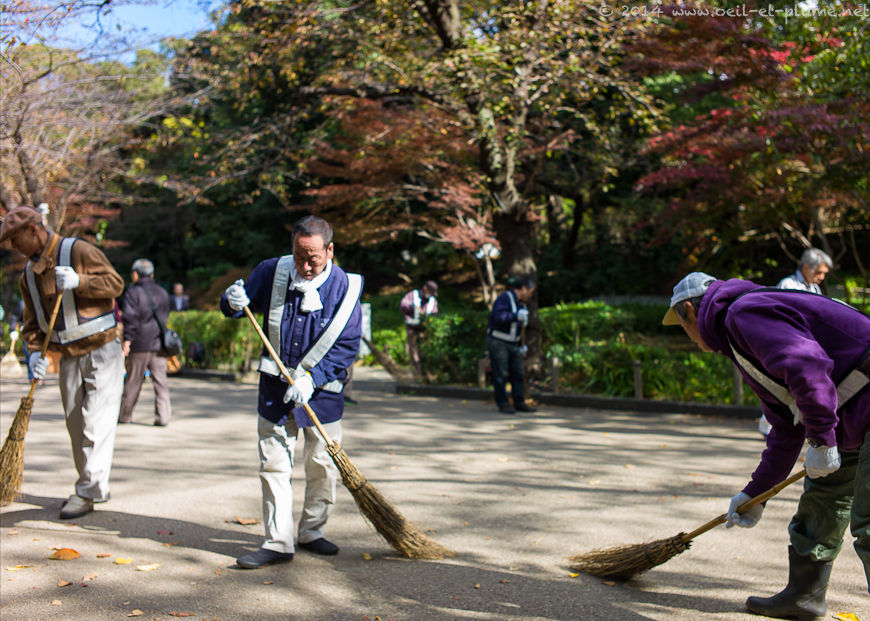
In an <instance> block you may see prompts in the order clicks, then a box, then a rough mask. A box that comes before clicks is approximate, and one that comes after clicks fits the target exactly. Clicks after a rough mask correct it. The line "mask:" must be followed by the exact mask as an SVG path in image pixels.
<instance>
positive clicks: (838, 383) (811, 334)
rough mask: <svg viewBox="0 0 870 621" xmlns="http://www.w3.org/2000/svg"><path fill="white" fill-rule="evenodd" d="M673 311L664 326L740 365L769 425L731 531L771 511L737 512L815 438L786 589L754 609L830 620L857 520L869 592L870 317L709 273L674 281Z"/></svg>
mask: <svg viewBox="0 0 870 621" xmlns="http://www.w3.org/2000/svg"><path fill="white" fill-rule="evenodd" d="M670 306H671V308H670V310H668V312H667V314H666V315H665V317H664V319H663V321H662V323H663V324H665V325H680V326H682V327H683V329H684V330H685V331H686V334H687V335H688V336H689V338H691V339H692V340H693V341H694V342H695V343H697V345H698V346H699V347H700V348H701V349H703V350H704V351H712V352H716V353H719V354H722V355H723V356H727V357H728V358H730V359H731V360H732V361H734V362H735V364H737V366H738V367H739V368H740V370H741V373H742V374H743V377H744V379H745V380H746V382H747V383H748V384H749V385H750V387H751V388H752V389H753V390H754V391H755V392H756V394H757V395H758V397H759V399H760V400H761V407H762V410H763V411H764V414H765V417H766V418H767V420H768V421H769V422H770V423H771V425H772V429H771V431H770V434H769V435H768V436H767V448H766V449H765V451H764V452H763V453H762V456H761V462H760V463H759V464H758V467H757V468H756V469H755V472H754V473H753V474H752V480H751V481H750V482H749V484H748V485H747V486H746V487H745V488H744V489H743V491H741V492H740V493H739V494H737V495H736V496H734V498H732V500H731V504H730V506H729V509H728V516H727V523H726V525H727V526H728V527H729V528H730V527H731V526H735V525H736V526H741V527H744V528H750V527H752V526H754V525H755V524H756V523H757V522H758V520H759V519H760V518H761V513H762V511H763V510H764V509H763V506H757V507H753V508H752V509H749V510H748V511H746V512H745V513H743V514H739V513H737V507H739V506H740V505H742V504H743V503H744V502H746V501H747V500H749V499H750V498H752V497H754V496H757V495H758V494H760V493H761V492H764V491H765V490H767V489H769V488H770V487H772V486H773V485H775V484H776V483H778V482H780V481H782V480H783V479H785V478H786V477H787V476H788V475H789V473H790V471H791V469H792V468H793V466H794V464H795V462H796V461H797V459H798V457H799V456H800V453H801V450H802V449H803V446H804V442H806V443H807V444H808V447H807V454H806V462H805V464H806V470H807V476H808V478H807V479H806V480H805V483H804V492H803V494H802V495H801V498H800V502H799V504H798V509H797V513H796V514H795V516H794V517H793V518H792V521H791V523H790V524H789V527H788V529H789V535H790V541H791V545H790V546H789V550H788V553H789V578H788V585H787V586H786V587H785V589H784V590H783V591H781V592H780V593H778V594H776V595H774V596H772V597H767V598H761V597H750V598H749V599H747V600H746V607H747V608H748V609H749V610H750V611H752V612H754V613H756V614H761V615H766V616H769V617H777V618H784V619H785V618H798V619H813V618H816V617H817V616H821V615H824V614H825V611H826V609H827V606H826V604H825V592H826V590H827V587H828V580H829V578H830V575H831V567H832V565H833V562H834V559H835V558H836V557H837V555H838V554H839V552H840V549H841V548H842V545H843V535H844V534H845V531H846V527H847V526H849V522H850V519H851V527H852V534H853V535H854V536H855V550H856V552H857V553H858V556H859V558H860V559H861V561H862V562H863V564H864V572H865V573H866V574H867V580H868V587H870V388H868V385H870V317H867V316H866V315H864V314H863V313H861V312H859V311H858V310H856V309H854V308H852V307H850V306H848V305H846V304H843V303H842V302H838V301H836V300H832V299H830V298H827V297H824V296H821V295H816V294H814V293H809V292H805V291H796V290H783V289H776V288H772V287H758V286H757V285H755V284H754V283H752V282H749V281H745V280H738V279H732V280H726V281H722V280H717V279H716V278H714V277H713V276H709V275H708V274H704V273H702V272H693V273H691V274H689V275H688V276H686V277H685V278H684V279H683V280H681V281H680V282H679V283H677V286H676V287H674V295H673V297H672V298H671V303H670ZM850 514H851V515H850Z"/></svg>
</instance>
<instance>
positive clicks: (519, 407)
mask: <svg viewBox="0 0 870 621" xmlns="http://www.w3.org/2000/svg"><path fill="white" fill-rule="evenodd" d="M514 407H515V408H516V410H517V412H537V411H538V409H537V408H533V407H532V406H530V405H526V404H525V403H520V404H519V405H515V406H514Z"/></svg>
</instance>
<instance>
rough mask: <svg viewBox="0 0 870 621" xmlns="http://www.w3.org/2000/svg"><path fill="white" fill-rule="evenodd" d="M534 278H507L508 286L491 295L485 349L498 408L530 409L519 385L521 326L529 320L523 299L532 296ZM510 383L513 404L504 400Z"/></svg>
mask: <svg viewBox="0 0 870 621" xmlns="http://www.w3.org/2000/svg"><path fill="white" fill-rule="evenodd" d="M534 291H535V281H534V280H533V279H532V278H531V277H528V276H522V277H516V278H513V279H511V281H510V284H509V288H508V290H507V291H505V292H504V293H502V294H501V295H500V296H498V297H497V298H496V299H495V302H493V304H492V311H491V312H490V314H489V328H488V330H487V332H486V349H487V351H488V352H489V362H490V365H491V366H492V386H493V390H494V392H495V404H496V405H497V406H498V409H499V412H502V413H504V414H513V413H514V412H515V411H519V412H534V411H535V408H533V407H531V406H530V405H528V404H526V398H525V390H524V387H523V356H525V355H526V352H527V351H528V350H527V349H526V345H525V344H524V343H523V342H522V341H523V329H524V328H525V327H526V325H527V324H528V323H529V309H528V308H526V302H528V301H529V300H531V299H532V295H533V294H534ZM508 380H510V383H511V398H512V400H513V403H514V404H513V407H511V404H510V403H508V398H507V382H508Z"/></svg>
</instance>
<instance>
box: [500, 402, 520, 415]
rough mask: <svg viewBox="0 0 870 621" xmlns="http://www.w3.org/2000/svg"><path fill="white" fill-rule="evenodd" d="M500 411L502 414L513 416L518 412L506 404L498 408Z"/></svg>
mask: <svg viewBox="0 0 870 621" xmlns="http://www.w3.org/2000/svg"><path fill="white" fill-rule="evenodd" d="M498 411H499V412H501V413H502V414H513V413H514V412H516V410H514V409H513V408H512V407H511V406H509V405H508V404H507V403H505V404H504V405H500V406H498Z"/></svg>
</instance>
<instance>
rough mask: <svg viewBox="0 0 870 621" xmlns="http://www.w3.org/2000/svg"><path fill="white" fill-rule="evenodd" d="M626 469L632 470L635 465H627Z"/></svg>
mask: <svg viewBox="0 0 870 621" xmlns="http://www.w3.org/2000/svg"><path fill="white" fill-rule="evenodd" d="M625 467H626V468H627V469H629V470H631V469H632V468H634V464H625Z"/></svg>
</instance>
